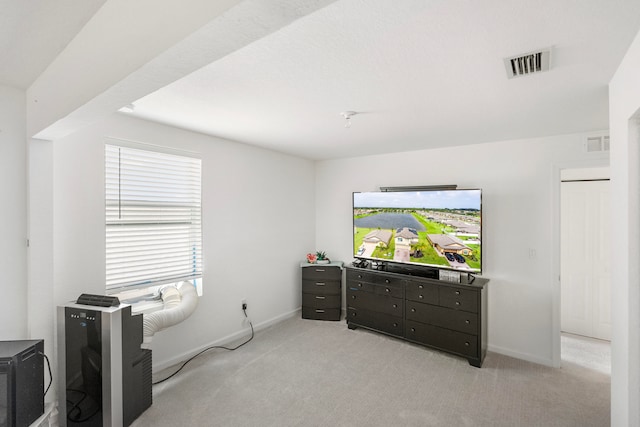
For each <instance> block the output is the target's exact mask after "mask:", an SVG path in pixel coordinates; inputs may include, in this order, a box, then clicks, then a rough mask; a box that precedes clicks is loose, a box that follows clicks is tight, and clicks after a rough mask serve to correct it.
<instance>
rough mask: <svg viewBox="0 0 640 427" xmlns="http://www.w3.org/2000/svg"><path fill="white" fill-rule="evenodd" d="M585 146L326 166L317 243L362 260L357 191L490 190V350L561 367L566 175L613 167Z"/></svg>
mask: <svg viewBox="0 0 640 427" xmlns="http://www.w3.org/2000/svg"><path fill="white" fill-rule="evenodd" d="M584 140H585V135H567V136H557V137H549V138H540V139H534V140H525V141H506V142H496V143H488V144H479V145H470V146H463V147H455V148H448V149H447V148H444V149H434V150H423V151H416V152H408V153H396V154H388V155H377V156H368V157H359V158H352V159H341V160H329V161H323V162H319V163H318V164H317V167H316V170H317V176H316V182H317V184H316V193H317V195H316V206H317V210H316V217H317V221H316V236H317V237H316V240H317V246H318V247H319V248H321V249H323V250H327V251H329V253H331V254H336V255H337V256H338V258H342V259H343V260H345V261H347V262H349V261H351V260H352V259H353V256H352V255H351V253H352V252H351V250H352V249H351V247H352V242H351V239H352V226H353V225H352V217H351V193H352V192H353V191H372V190H373V191H376V190H378V188H379V187H380V186H405V185H437V184H457V185H458V186H459V187H460V188H482V190H483V195H482V197H483V199H482V205H483V234H484V240H483V251H482V254H483V263H484V272H483V276H485V277H487V278H489V279H490V283H489V285H488V286H489V287H488V290H489V349H490V350H493V351H497V352H501V353H504V354H508V355H512V356H515V357H519V358H522V359H526V360H530V361H534V362H538V363H543V364H547V365H553V364H554V362H555V361H554V351H556V350H557V349H555V347H554V346H556V342H557V341H559V325H558V324H557V319H556V317H557V315H558V312H557V310H559V308H558V307H557V301H556V299H558V298H559V293H558V292H559V283H558V280H557V279H558V277H557V275H558V273H557V272H556V268H557V263H555V264H554V259H553V258H554V256H556V255H554V245H556V244H557V242H556V236H555V235H554V233H553V232H552V229H553V226H552V225H553V221H554V216H556V217H557V215H558V212H559V202H558V200H559V199H558V200H556V198H558V197H559V192H558V191H557V190H556V187H557V188H559V170H560V168H562V167H570V166H573V167H580V166H593V165H596V164H600V165H606V164H607V162H608V160H607V157H606V155H602V154H597V155H595V156H594V155H593V153H591V154H587V153H586V152H584V149H583V142H584ZM530 249H533V250H534V251H535V253H536V256H535V257H534V258H531V257H530V256H529V253H530ZM556 335H557V336H556Z"/></svg>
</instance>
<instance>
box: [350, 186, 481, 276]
mask: <svg viewBox="0 0 640 427" xmlns="http://www.w3.org/2000/svg"><path fill="white" fill-rule="evenodd" d="M481 248H482V190H426V191H389V192H362V193H353V254H354V257H355V258H360V259H368V260H373V261H389V262H395V263H404V264H413V265H422V266H428V267H437V268H447V269H454V270H461V271H465V272H473V273H481V272H482V249H481Z"/></svg>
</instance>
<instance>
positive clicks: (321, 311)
mask: <svg viewBox="0 0 640 427" xmlns="http://www.w3.org/2000/svg"><path fill="white" fill-rule="evenodd" d="M302 318H303V319H313V320H340V308H312V307H302Z"/></svg>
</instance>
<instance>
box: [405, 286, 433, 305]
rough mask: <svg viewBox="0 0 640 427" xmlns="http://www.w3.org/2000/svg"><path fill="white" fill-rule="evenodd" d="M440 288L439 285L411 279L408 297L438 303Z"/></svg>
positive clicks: (413, 299)
mask: <svg viewBox="0 0 640 427" xmlns="http://www.w3.org/2000/svg"><path fill="white" fill-rule="evenodd" d="M438 288H439V286H438V285H431V284H428V283H421V282H413V281H409V282H407V291H406V292H407V299H408V300H412V301H419V302H426V303H428V304H438Z"/></svg>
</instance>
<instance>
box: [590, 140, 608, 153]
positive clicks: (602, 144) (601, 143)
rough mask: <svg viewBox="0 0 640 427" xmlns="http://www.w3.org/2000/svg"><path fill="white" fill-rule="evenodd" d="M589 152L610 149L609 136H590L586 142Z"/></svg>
mask: <svg viewBox="0 0 640 427" xmlns="http://www.w3.org/2000/svg"><path fill="white" fill-rule="evenodd" d="M585 150H586V151H587V153H597V152H603V151H609V136H590V137H588V138H587V141H586V143H585Z"/></svg>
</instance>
